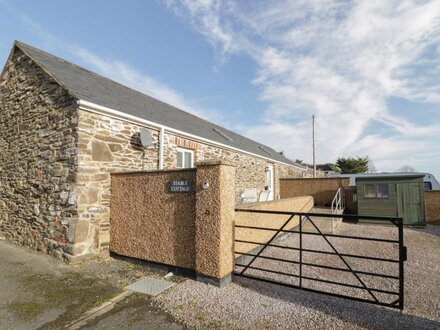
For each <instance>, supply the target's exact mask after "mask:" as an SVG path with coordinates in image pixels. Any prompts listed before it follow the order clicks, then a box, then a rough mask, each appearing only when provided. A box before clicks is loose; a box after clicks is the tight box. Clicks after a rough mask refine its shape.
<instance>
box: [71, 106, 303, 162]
mask: <svg viewBox="0 0 440 330" xmlns="http://www.w3.org/2000/svg"><path fill="white" fill-rule="evenodd" d="M77 104H78V106H79V109H81V110H85V111H88V112H93V113H96V114H99V115H105V116H108V117H112V118H115V119H121V120H125V121H128V122H131V123H133V124H136V125H141V126H146V127H151V128H156V129H159V130H160V131H161V135H162V134H163V133H164V132H165V131H167V132H169V133H174V134H177V135H180V136H185V137H188V138H191V139H194V140H198V141H201V142H205V143H208V144H211V145H214V146H219V147H222V148H225V149H229V150H233V151H238V152H241V153H244V154H247V155H250V156H254V157H258V158H262V159H265V160H269V161H271V162H275V163H279V164H283V165H288V166H292V167H295V168H298V169H301V170H304V169H303V168H301V167H299V166H295V165H292V164H289V163H285V162H281V161H279V160H275V159H272V158H269V157H264V156H261V155H257V154H254V153H252V152H249V151H245V150H242V149H239V148H235V147H232V146H228V145H226V144H223V143H220V142H216V141H212V140H209V139H205V138H203V137H200V136H197V135H193V134H190V133H187V132H183V131H180V130H177V129H174V128H171V127H168V126H165V125H161V124H158V123H155V122H153V121H150V120H146V119H143V118H139V117H137V116H133V115H130V114H128V113H124V112H121V111H118V110H114V109H111V108H107V107H104V106H102V105H99V104H95V103H92V102H88V101H84V100H78V101H77ZM161 142H163V141H161ZM162 145H163V143H162Z"/></svg>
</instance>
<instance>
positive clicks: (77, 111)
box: [0, 48, 303, 262]
mask: <svg viewBox="0 0 440 330" xmlns="http://www.w3.org/2000/svg"><path fill="white" fill-rule="evenodd" d="M2 77H3V79H2V81H1V82H0V131H1V133H2V134H1V135H0V170H1V172H0V177H1V180H0V235H1V236H3V237H6V238H7V239H10V240H13V241H16V242H18V243H20V244H23V245H28V246H31V247H33V248H35V249H39V250H42V251H45V252H48V253H51V254H54V255H56V256H59V257H64V258H67V259H68V260H70V261H72V262H73V261H75V260H80V259H82V258H88V257H96V256H99V255H100V256H106V255H108V246H109V226H110V224H109V221H110V211H109V208H110V194H111V190H110V183H111V180H110V173H112V172H121V171H133V170H157V169H158V168H159V148H158V147H157V146H153V147H150V148H147V149H145V150H143V149H141V148H140V147H139V141H138V138H136V135H137V134H139V131H140V128H141V125H137V124H134V123H131V122H128V121H125V120H120V119H115V118H110V117H109V116H106V115H102V114H98V113H93V112H90V111H86V110H83V109H81V107H79V106H78V104H77V101H78V100H76V99H74V98H73V97H71V96H70V95H69V94H68V93H67V92H66V91H65V90H64V89H63V88H62V87H61V86H60V85H59V84H58V83H57V82H56V81H55V80H54V79H52V78H51V76H50V75H48V74H47V73H46V72H45V71H43V70H42V69H41V68H40V67H39V66H37V65H35V64H34V62H33V61H32V60H31V59H29V58H28V57H27V56H26V55H25V54H24V53H23V52H22V51H21V50H20V49H18V48H16V49H15V51H14V53H13V55H12V56H11V58H10V59H9V60H8V65H7V66H6V67H5V71H4V73H3V75H2ZM142 127H143V126H142ZM149 129H150V131H151V133H152V136H153V138H154V140H155V141H156V142H157V141H158V140H159V129H157V128H153V127H150V128H149ZM179 146H180V147H183V146H185V147H189V148H191V149H193V150H194V154H195V162H200V161H207V160H224V161H229V162H232V163H234V164H235V165H236V166H237V169H236V185H235V194H236V196H238V195H239V193H240V192H241V191H242V190H243V189H244V188H248V187H255V188H258V189H261V190H263V189H264V186H266V184H267V183H266V173H265V167H266V166H267V165H268V164H272V165H273V166H274V182H275V197H277V196H278V195H279V187H278V184H277V183H278V179H279V178H282V177H292V176H302V175H303V173H302V170H301V169H300V168H296V167H293V166H289V165H285V164H281V163H277V162H273V163H272V162H270V161H267V160H265V159H264V158H260V157H255V156H251V155H248V154H245V153H241V152H236V151H232V150H229V149H223V148H220V147H216V146H215V145H210V144H208V143H201V142H200V141H195V140H187V139H185V138H184V137H182V136H177V135H173V134H169V133H165V135H164V169H174V168H175V167H176V157H177V153H176V149H177V148H178V147H179Z"/></svg>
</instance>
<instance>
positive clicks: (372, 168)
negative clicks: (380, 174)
mask: <svg viewBox="0 0 440 330" xmlns="http://www.w3.org/2000/svg"><path fill="white" fill-rule="evenodd" d="M367 158H368V173H376V172H377V169H376V165H374V162H373V160H371V159H370V157H368V156H367Z"/></svg>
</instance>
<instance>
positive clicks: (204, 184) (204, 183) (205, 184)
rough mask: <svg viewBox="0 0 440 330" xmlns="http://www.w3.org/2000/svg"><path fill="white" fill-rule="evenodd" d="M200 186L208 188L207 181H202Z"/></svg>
mask: <svg viewBox="0 0 440 330" xmlns="http://www.w3.org/2000/svg"><path fill="white" fill-rule="evenodd" d="M202 188H203V189H208V188H209V182H208V181H205V182H203V184H202Z"/></svg>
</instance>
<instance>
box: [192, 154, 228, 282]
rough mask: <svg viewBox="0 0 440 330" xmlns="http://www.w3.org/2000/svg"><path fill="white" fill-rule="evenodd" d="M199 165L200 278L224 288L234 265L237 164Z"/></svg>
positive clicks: (199, 279) (197, 172)
mask: <svg viewBox="0 0 440 330" xmlns="http://www.w3.org/2000/svg"><path fill="white" fill-rule="evenodd" d="M196 167H197V171H196V224H195V229H196V240H195V243H196V253H195V259H196V260H195V261H196V262H195V266H196V274H197V280H198V281H202V282H206V283H209V284H212V285H215V286H219V287H224V286H226V285H228V284H229V283H231V281H232V272H233V268H234V247H233V242H234V238H233V234H234V208H235V166H234V165H231V164H230V163H227V162H224V161H211V162H202V163H198V164H197V165H196Z"/></svg>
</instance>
